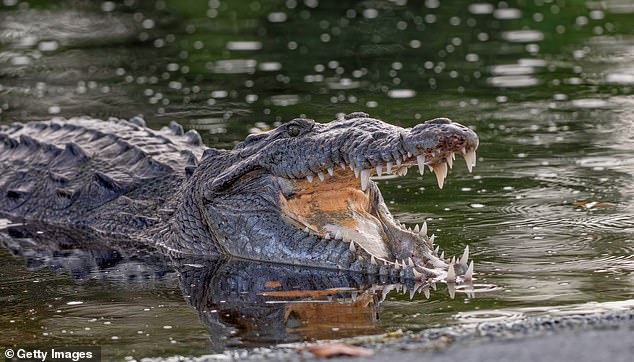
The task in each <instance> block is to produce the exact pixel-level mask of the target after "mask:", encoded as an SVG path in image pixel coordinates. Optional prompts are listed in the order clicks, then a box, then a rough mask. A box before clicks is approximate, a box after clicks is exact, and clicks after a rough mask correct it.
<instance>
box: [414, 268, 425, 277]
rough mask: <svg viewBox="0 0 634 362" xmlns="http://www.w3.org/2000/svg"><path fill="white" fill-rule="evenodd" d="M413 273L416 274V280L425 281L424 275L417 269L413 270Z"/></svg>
mask: <svg viewBox="0 0 634 362" xmlns="http://www.w3.org/2000/svg"><path fill="white" fill-rule="evenodd" d="M412 272H413V273H414V278H416V279H417V280H422V279H423V273H421V272H419V271H418V270H416V268H412Z"/></svg>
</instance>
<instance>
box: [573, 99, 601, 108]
mask: <svg viewBox="0 0 634 362" xmlns="http://www.w3.org/2000/svg"><path fill="white" fill-rule="evenodd" d="M571 103H572V105H573V106H574V107H579V108H604V107H607V106H609V105H610V103H608V102H607V101H604V100H603V99H597V98H582V99H573V100H572V102H571Z"/></svg>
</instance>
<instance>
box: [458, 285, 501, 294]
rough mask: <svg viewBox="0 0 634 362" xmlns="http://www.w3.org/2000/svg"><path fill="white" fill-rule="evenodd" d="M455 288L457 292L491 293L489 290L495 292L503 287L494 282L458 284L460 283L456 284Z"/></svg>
mask: <svg viewBox="0 0 634 362" xmlns="http://www.w3.org/2000/svg"><path fill="white" fill-rule="evenodd" d="M455 288H456V292H457V293H465V294H480V293H491V292H496V291H498V290H502V289H504V288H502V287H500V286H498V285H495V284H484V283H473V284H460V285H456V286H455Z"/></svg>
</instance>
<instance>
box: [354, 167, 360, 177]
mask: <svg viewBox="0 0 634 362" xmlns="http://www.w3.org/2000/svg"><path fill="white" fill-rule="evenodd" d="M360 171H361V170H360V169H358V168H356V167H355V168H354V177H356V178H359V174H360Z"/></svg>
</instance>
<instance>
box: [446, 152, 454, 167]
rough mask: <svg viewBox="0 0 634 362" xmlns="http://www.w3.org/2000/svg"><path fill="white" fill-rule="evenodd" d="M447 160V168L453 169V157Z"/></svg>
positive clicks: (448, 157)
mask: <svg viewBox="0 0 634 362" xmlns="http://www.w3.org/2000/svg"><path fill="white" fill-rule="evenodd" d="M446 160H447V166H449V168H453V159H452V158H451V155H449V156H447V158H446Z"/></svg>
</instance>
